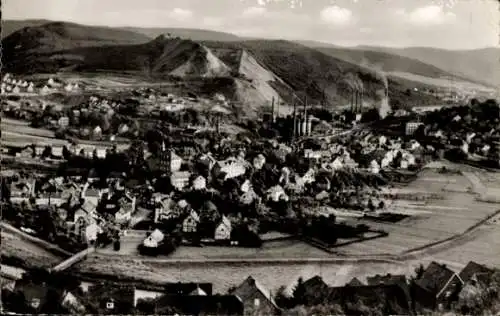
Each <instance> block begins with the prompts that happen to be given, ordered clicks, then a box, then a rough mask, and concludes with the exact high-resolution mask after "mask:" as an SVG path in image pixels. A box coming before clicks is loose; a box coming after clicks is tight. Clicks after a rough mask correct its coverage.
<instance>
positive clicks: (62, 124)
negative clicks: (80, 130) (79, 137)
mask: <svg viewBox="0 0 500 316" xmlns="http://www.w3.org/2000/svg"><path fill="white" fill-rule="evenodd" d="M57 125H58V126H59V127H63V128H65V127H68V125H69V117H67V116H61V117H60V118H59V120H57Z"/></svg>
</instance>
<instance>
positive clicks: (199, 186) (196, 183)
mask: <svg viewBox="0 0 500 316" xmlns="http://www.w3.org/2000/svg"><path fill="white" fill-rule="evenodd" d="M206 187H207V180H206V179H205V178H204V177H203V176H198V177H196V179H194V180H193V189H195V190H203V189H205V188H206Z"/></svg>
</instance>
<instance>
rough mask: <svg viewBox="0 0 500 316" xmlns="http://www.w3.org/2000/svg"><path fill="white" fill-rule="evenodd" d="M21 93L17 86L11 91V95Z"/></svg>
mask: <svg viewBox="0 0 500 316" xmlns="http://www.w3.org/2000/svg"><path fill="white" fill-rule="evenodd" d="M20 92H21V89H20V88H19V86H15V87H14V89H12V93H20Z"/></svg>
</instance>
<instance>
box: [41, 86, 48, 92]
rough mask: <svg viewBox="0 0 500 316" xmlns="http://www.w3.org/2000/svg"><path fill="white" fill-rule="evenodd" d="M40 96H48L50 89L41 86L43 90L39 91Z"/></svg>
mask: <svg viewBox="0 0 500 316" xmlns="http://www.w3.org/2000/svg"><path fill="white" fill-rule="evenodd" d="M40 93H41V94H48V93H50V88H49V87H47V86H43V88H42V89H41V90H40Z"/></svg>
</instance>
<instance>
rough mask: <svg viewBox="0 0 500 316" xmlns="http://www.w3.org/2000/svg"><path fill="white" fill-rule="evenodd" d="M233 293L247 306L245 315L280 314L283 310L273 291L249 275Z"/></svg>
mask: <svg viewBox="0 0 500 316" xmlns="http://www.w3.org/2000/svg"><path fill="white" fill-rule="evenodd" d="M231 294H233V295H236V296H238V297H239V298H240V299H241V301H242V302H243V305H244V307H245V313H244V314H245V315H262V316H264V315H278V314H280V312H281V310H280V308H279V307H278V305H276V303H275V302H274V299H273V297H272V295H271V292H270V291H268V290H267V289H266V288H265V287H263V286H262V285H261V284H260V283H259V282H257V280H255V279H254V278H253V277H251V276H249V277H248V278H247V279H246V280H245V281H243V283H241V284H240V285H239V286H238V287H237V288H236V289H234V291H232V292H231Z"/></svg>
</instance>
